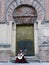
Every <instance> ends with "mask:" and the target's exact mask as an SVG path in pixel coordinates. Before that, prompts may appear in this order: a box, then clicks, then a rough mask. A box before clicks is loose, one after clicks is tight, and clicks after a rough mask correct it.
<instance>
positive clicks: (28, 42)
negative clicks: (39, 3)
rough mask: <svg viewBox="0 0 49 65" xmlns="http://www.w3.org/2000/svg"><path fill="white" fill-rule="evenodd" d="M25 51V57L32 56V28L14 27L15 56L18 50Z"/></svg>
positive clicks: (24, 26)
mask: <svg viewBox="0 0 49 65" xmlns="http://www.w3.org/2000/svg"><path fill="white" fill-rule="evenodd" d="M20 49H21V50H25V49H27V53H26V55H27V56H32V55H34V26H33V25H17V26H16V55H17V54H18V52H19V50H20Z"/></svg>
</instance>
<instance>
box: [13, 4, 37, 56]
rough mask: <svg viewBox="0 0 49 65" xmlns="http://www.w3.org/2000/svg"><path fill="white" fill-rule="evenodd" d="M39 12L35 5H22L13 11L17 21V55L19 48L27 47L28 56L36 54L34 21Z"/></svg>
mask: <svg viewBox="0 0 49 65" xmlns="http://www.w3.org/2000/svg"><path fill="white" fill-rule="evenodd" d="M36 18H37V12H36V10H35V8H34V7H32V6H29V5H20V6H18V7H17V8H16V9H15V10H14V12H13V19H14V21H15V23H16V55H17V54H18V52H19V50H20V49H21V50H25V49H27V54H26V55H27V56H33V55H34V22H35V21H36Z"/></svg>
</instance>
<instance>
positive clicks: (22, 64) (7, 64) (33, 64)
mask: <svg viewBox="0 0 49 65" xmlns="http://www.w3.org/2000/svg"><path fill="white" fill-rule="evenodd" d="M0 65H49V63H46V62H45V63H37V62H35V63H0Z"/></svg>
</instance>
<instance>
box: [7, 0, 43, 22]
mask: <svg viewBox="0 0 49 65" xmlns="http://www.w3.org/2000/svg"><path fill="white" fill-rule="evenodd" d="M27 1H28V0H27ZM22 4H24V5H26V4H27V5H30V6H32V7H34V8H35V9H36V11H37V15H38V17H37V22H38V21H40V22H42V21H43V20H44V8H43V7H42V5H41V3H40V2H39V1H36V0H32V1H31V0H30V1H29V2H26V0H25V1H24V0H15V1H12V2H11V3H10V4H9V6H8V9H7V15H6V19H7V21H8V22H9V21H13V17H12V16H13V11H14V9H15V8H17V7H18V6H20V5H22Z"/></svg>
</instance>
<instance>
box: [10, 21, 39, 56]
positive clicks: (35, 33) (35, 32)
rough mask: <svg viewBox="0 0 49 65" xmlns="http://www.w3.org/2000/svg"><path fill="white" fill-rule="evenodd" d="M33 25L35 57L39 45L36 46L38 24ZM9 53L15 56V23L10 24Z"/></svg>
mask: <svg viewBox="0 0 49 65" xmlns="http://www.w3.org/2000/svg"><path fill="white" fill-rule="evenodd" d="M33 24H34V53H35V55H37V54H39V44H38V24H37V23H36V22H35V23H33ZM11 39H12V40H11V43H12V45H11V51H12V52H13V55H14V56H15V55H16V23H14V24H12V36H11Z"/></svg>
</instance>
